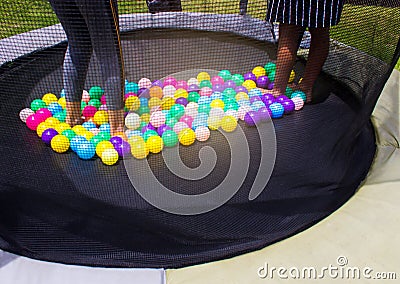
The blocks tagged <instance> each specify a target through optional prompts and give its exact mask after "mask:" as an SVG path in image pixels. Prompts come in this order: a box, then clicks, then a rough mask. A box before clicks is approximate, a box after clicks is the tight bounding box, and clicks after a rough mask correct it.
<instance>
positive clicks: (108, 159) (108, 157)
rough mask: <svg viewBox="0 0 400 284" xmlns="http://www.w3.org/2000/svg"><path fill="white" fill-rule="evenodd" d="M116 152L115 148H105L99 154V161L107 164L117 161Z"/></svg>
mask: <svg viewBox="0 0 400 284" xmlns="http://www.w3.org/2000/svg"><path fill="white" fill-rule="evenodd" d="M118 158H119V156H118V152H117V151H116V150H115V149H105V150H104V151H103V153H102V156H101V161H102V162H103V163H104V164H106V165H108V166H111V165H114V164H115V163H116V162H117V161H118Z"/></svg>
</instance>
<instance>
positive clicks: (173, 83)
mask: <svg viewBox="0 0 400 284" xmlns="http://www.w3.org/2000/svg"><path fill="white" fill-rule="evenodd" d="M177 84H178V82H177V81H176V79H175V78H174V77H167V78H165V79H164V87H165V86H169V85H171V86H174V87H175V88H176V85H177Z"/></svg>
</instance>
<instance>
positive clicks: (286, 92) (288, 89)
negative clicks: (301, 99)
mask: <svg viewBox="0 0 400 284" xmlns="http://www.w3.org/2000/svg"><path fill="white" fill-rule="evenodd" d="M292 93H293V89H292V88H290V87H286V90H285V96H286V97H288V98H290V97H291V96H292Z"/></svg>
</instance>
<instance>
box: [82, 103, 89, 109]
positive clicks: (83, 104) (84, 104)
mask: <svg viewBox="0 0 400 284" xmlns="http://www.w3.org/2000/svg"><path fill="white" fill-rule="evenodd" d="M87 105H88V104H87V103H86V102H84V101H81V110H83V109H84V108H85V106H87Z"/></svg>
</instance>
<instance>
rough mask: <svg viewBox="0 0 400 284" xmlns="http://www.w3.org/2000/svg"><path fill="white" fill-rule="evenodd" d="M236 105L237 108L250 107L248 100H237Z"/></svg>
mask: <svg viewBox="0 0 400 284" xmlns="http://www.w3.org/2000/svg"><path fill="white" fill-rule="evenodd" d="M237 103H238V105H239V106H250V101H249V100H238V101H237Z"/></svg>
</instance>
